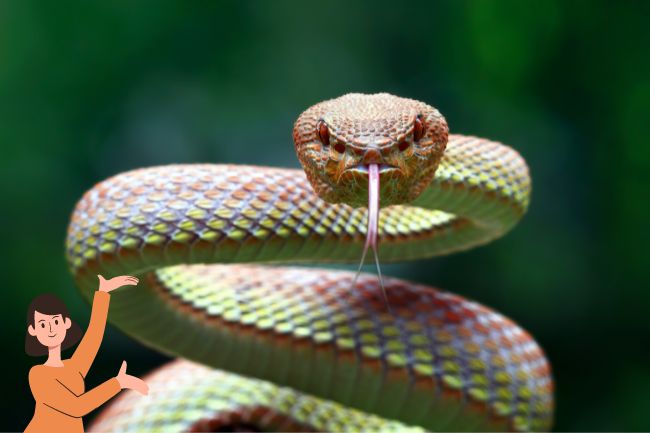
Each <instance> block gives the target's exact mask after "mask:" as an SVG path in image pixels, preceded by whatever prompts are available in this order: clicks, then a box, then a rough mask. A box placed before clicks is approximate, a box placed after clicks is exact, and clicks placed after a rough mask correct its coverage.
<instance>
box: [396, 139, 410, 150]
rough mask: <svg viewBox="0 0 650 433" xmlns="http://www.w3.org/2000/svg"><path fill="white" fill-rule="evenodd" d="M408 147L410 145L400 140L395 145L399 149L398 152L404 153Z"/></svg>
mask: <svg viewBox="0 0 650 433" xmlns="http://www.w3.org/2000/svg"><path fill="white" fill-rule="evenodd" d="M409 145H410V144H409V142H408V141H406V140H402V141H400V142H399V144H398V145H397V148H398V149H399V151H400V152H404V151H405V150H406V149H408V147H409Z"/></svg>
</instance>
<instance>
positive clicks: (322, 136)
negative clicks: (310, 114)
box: [316, 120, 330, 146]
mask: <svg viewBox="0 0 650 433" xmlns="http://www.w3.org/2000/svg"><path fill="white" fill-rule="evenodd" d="M316 133H317V134H318V139H319V140H320V142H321V143H323V145H325V146H329V145H330V130H329V129H328V128H327V124H326V123H325V122H323V121H322V120H319V121H318V125H316Z"/></svg>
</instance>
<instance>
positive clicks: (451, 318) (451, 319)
mask: <svg viewBox="0 0 650 433" xmlns="http://www.w3.org/2000/svg"><path fill="white" fill-rule="evenodd" d="M462 321H463V320H462V317H461V316H460V315H458V314H456V313H455V312H453V311H451V310H448V311H447V312H445V322H446V323H453V324H458V323H461V322H462Z"/></svg>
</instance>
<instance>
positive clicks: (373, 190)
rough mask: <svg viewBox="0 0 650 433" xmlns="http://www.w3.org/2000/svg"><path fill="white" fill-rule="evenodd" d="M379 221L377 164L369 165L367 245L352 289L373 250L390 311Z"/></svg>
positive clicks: (380, 283) (364, 247) (380, 282)
mask: <svg viewBox="0 0 650 433" xmlns="http://www.w3.org/2000/svg"><path fill="white" fill-rule="evenodd" d="M378 219H379V166H378V165H377V164H370V165H368V228H367V230H366V243H365V245H364V246H363V254H362V255H361V263H359V269H357V273H356V274H355V276H354V280H353V281H352V287H355V286H356V283H357V278H358V277H359V273H360V272H361V267H362V266H363V262H364V261H365V259H366V253H367V252H368V247H371V248H372V252H373V255H374V256H375V265H376V266H377V275H378V276H379V285H380V286H381V290H382V292H383V294H384V299H385V300H386V307H387V308H388V311H390V306H389V305H388V298H387V297H386V289H384V282H383V280H382V278H381V269H379V258H378V256H377V223H378Z"/></svg>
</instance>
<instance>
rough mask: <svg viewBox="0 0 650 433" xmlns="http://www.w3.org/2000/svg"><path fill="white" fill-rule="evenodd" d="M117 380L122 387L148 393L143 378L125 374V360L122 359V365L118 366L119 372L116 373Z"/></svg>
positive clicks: (143, 393) (144, 393)
mask: <svg viewBox="0 0 650 433" xmlns="http://www.w3.org/2000/svg"><path fill="white" fill-rule="evenodd" d="M115 377H116V378H117V381H118V382H120V386H121V387H122V389H125V388H126V389H132V390H134V391H138V392H139V393H140V394H142V395H147V394H149V386H148V385H147V384H146V383H145V381H144V380H142V379H140V378H139V377H135V376H131V375H130V374H126V361H122V366H121V367H120V372H119V373H117V376H115Z"/></svg>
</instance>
